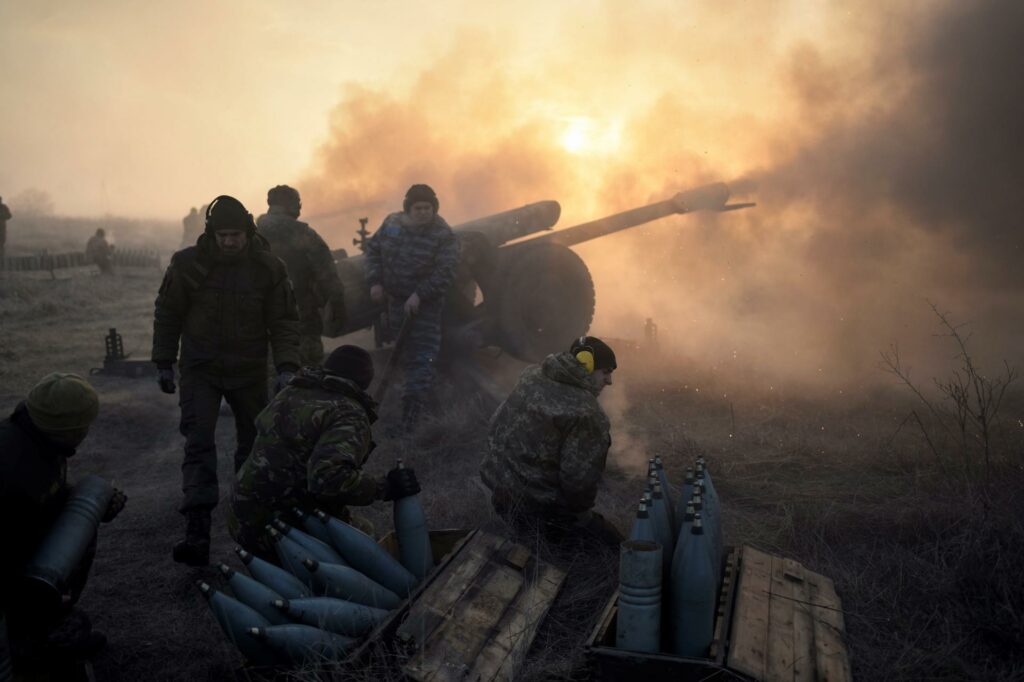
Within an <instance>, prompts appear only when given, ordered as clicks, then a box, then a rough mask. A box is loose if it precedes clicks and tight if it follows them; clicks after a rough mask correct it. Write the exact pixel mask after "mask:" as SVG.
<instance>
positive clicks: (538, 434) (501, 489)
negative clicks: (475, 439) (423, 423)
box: [480, 336, 624, 546]
mask: <svg viewBox="0 0 1024 682" xmlns="http://www.w3.org/2000/svg"><path fill="white" fill-rule="evenodd" d="M615 368H616V363H615V353H614V352H613V351H612V349H611V348H610V347H609V346H608V345H607V344H606V343H604V342H603V341H601V340H600V339H598V338H596V337H593V336H584V337H580V338H579V339H576V340H575V341H573V343H572V345H571V346H570V348H569V350H568V351H563V352H561V353H554V354H552V355H549V356H548V357H547V358H545V360H544V362H543V363H541V364H540V365H533V366H531V367H527V368H526V369H525V370H524V371H523V373H522V374H521V375H520V377H519V381H518V383H517V384H516V386H515V388H514V389H512V393H510V394H509V396H508V398H506V399H505V402H503V403H502V404H501V405H500V406H499V407H498V409H497V411H496V412H495V413H494V416H492V417H491V424H490V432H489V434H488V439H487V454H486V455H485V456H484V460H483V463H482V464H481V466H480V477H481V479H482V480H483V482H484V484H485V485H487V487H488V488H490V489H491V492H492V497H491V502H492V504H493V505H494V508H495V510H496V511H497V512H498V513H499V514H500V515H501V516H502V517H503V518H504V519H505V520H506V522H508V523H509V525H511V526H512V527H513V528H514V529H516V530H519V531H524V530H525V531H532V530H535V529H536V530H539V531H540V532H542V533H543V534H544V536H545V537H547V538H548V539H549V540H552V541H554V542H560V541H562V540H565V539H568V538H571V537H582V538H591V539H596V540H598V541H600V542H604V543H607V544H611V545H615V546H617V545H618V544H619V543H620V542H622V540H623V539H624V538H623V536H622V534H621V533H620V532H619V530H618V529H617V528H615V526H613V525H612V524H611V523H609V522H608V521H607V520H606V519H605V518H604V517H603V516H601V515H600V514H598V513H597V512H595V511H594V510H593V507H594V500H595V498H596V497H597V484H598V482H599V481H600V480H601V475H602V474H603V473H604V467H605V460H606V458H607V456H608V448H609V446H610V445H611V435H610V424H609V422H608V417H607V416H606V415H605V413H604V410H602V409H601V406H600V404H598V402H597V396H598V395H600V393H601V391H602V390H604V387H605V386H610V385H611V383H612V372H614V371H615Z"/></svg>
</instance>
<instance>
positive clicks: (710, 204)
mask: <svg viewBox="0 0 1024 682" xmlns="http://www.w3.org/2000/svg"><path fill="white" fill-rule="evenodd" d="M728 200H729V188H728V187H727V186H726V185H725V183H722V182H716V183H713V184H710V185H704V186H702V187H697V188H696V189H691V190H687V191H685V192H679V193H678V194H676V195H675V196H674V197H672V198H671V199H666V200H665V201H659V202H657V203H654V204H649V205H647V206H641V207H640V208H634V209H630V210H628V211H623V212H622V213H616V214H615V215H611V216H608V217H607V218H600V219H598V220H592V221H590V222H589V223H583V224H581V225H576V226H574V227H567V228H566V229H564V230H558V231H556V232H552V233H551V234H547V235H544V236H541V237H537V238H536V239H531V240H529V241H528V242H527V243H529V244H537V243H549V244H561V245H562V246H574V245H576V244H581V243H583V242H587V241H590V240H591V239H597V238H599V237H604V236H605V235H609V234H612V233H613V232H619V231H621V230H625V229H628V228H630V227H636V226H637V225H643V224H644V223H649V222H651V221H653V220H658V219H659V218H665V217H666V216H670V215H673V214H676V213H691V212H693V211H701V210H709V211H721V210H723V209H724V208H725V202H727V201H728Z"/></svg>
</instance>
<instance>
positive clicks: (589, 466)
mask: <svg viewBox="0 0 1024 682" xmlns="http://www.w3.org/2000/svg"><path fill="white" fill-rule="evenodd" d="M610 445H611V439H610V438H609V435H608V432H607V431H606V430H605V429H604V427H603V425H602V424H601V423H600V422H598V421H597V420H594V419H589V418H586V417H580V418H576V419H573V420H572V421H571V422H570V423H569V424H568V430H567V433H566V435H565V439H564V440H563V441H562V450H561V455H562V457H561V463H560V465H559V485H560V488H561V493H562V497H563V498H564V499H565V500H566V503H567V504H568V505H569V510H570V511H572V512H575V513H580V512H585V511H587V510H588V509H591V508H592V507H593V506H594V500H595V499H596V498H597V484H598V483H599V482H600V480H601V474H602V473H603V472H604V466H605V461H606V460H607V458H608V447H609V446H610Z"/></svg>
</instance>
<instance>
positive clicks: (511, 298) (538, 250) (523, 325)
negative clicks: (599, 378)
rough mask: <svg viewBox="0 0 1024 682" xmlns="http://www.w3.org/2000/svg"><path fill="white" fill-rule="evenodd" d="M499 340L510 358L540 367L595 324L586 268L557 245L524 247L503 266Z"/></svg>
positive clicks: (499, 310)
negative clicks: (541, 362) (538, 363)
mask: <svg viewBox="0 0 1024 682" xmlns="http://www.w3.org/2000/svg"><path fill="white" fill-rule="evenodd" d="M498 281H499V282H500V283H501V289H500V293H499V307H498V315H497V317H498V334H499V336H498V339H497V341H498V342H499V345H501V346H502V347H503V348H504V349H505V350H506V351H508V352H509V353H510V354H511V355H513V356H515V357H517V358H519V359H520V360H525V361H527V362H539V361H540V360H543V359H544V357H545V356H547V355H548V354H550V353H554V352H557V351H560V350H566V349H568V347H569V343H570V341H571V340H572V339H573V338H574V337H577V336H580V335H582V334H586V333H587V330H588V329H589V328H590V322H591V321H592V320H593V319H594V282H593V280H592V279H591V277H590V271H589V270H587V266H586V264H585V263H584V262H583V260H582V259H581V258H580V257H579V256H577V255H576V253H575V252H574V251H572V250H571V249H569V248H567V247H565V246H560V245H558V244H536V245H525V244H524V245H523V246H522V247H519V248H517V249H516V250H515V252H513V253H511V254H509V257H508V259H507V261H506V262H505V263H504V264H503V268H502V273H501V276H500V277H499V278H498Z"/></svg>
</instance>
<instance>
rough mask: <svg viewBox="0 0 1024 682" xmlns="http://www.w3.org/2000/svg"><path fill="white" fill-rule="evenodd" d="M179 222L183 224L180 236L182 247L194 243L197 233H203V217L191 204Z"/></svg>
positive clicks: (197, 236)
mask: <svg viewBox="0 0 1024 682" xmlns="http://www.w3.org/2000/svg"><path fill="white" fill-rule="evenodd" d="M181 222H182V224H183V225H184V226H185V231H184V233H183V234H182V236H181V248H183V249H184V248H185V247H186V246H193V245H195V243H196V240H197V239H199V235H201V234H202V233H203V219H202V217H201V216H200V215H199V211H198V210H196V207H195V206H193V207H192V210H191V211H189V212H188V215H187V216H185V218H184V220H182V221H181Z"/></svg>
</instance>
